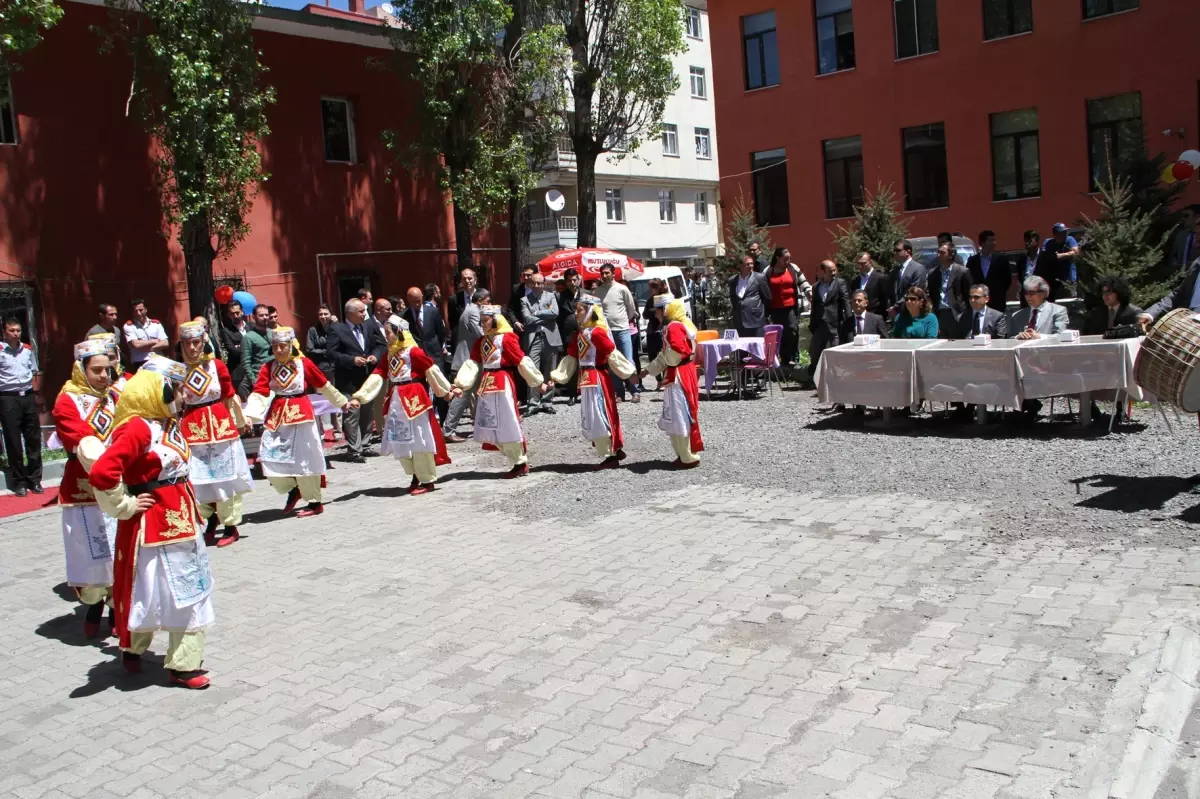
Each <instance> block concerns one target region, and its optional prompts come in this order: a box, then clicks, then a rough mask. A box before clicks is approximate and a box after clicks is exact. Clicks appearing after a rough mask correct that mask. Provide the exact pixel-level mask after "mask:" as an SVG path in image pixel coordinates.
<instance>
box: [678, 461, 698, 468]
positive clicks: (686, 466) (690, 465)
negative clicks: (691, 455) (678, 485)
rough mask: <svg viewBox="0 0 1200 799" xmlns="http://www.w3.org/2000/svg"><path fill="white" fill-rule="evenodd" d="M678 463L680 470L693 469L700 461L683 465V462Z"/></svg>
mask: <svg viewBox="0 0 1200 799" xmlns="http://www.w3.org/2000/svg"><path fill="white" fill-rule="evenodd" d="M678 463H679V468H680V469H695V468H696V467H697V466H699V465H700V461H692V462H691V463H684V462H683V461H678Z"/></svg>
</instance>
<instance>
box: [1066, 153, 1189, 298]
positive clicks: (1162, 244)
mask: <svg viewBox="0 0 1200 799" xmlns="http://www.w3.org/2000/svg"><path fill="white" fill-rule="evenodd" d="M1141 202H1142V201H1141V200H1140V199H1139V198H1138V197H1137V196H1136V195H1135V194H1134V191H1133V183H1132V181H1131V180H1130V179H1129V178H1127V177H1118V178H1115V179H1113V180H1109V181H1105V182H1104V183H1101V184H1100V194H1099V196H1098V197H1097V198H1096V203H1097V204H1098V205H1099V206H1100V214H1099V216H1097V217H1096V218H1095V219H1092V218H1090V217H1088V216H1086V215H1085V216H1084V217H1083V219H1082V220H1081V221H1082V224H1083V228H1084V230H1085V231H1086V233H1085V236H1086V240H1087V246H1086V247H1084V248H1083V250H1082V252H1081V253H1080V256H1079V263H1080V267H1081V270H1080V275H1079V279H1080V284H1081V286H1082V287H1083V288H1084V289H1085V290H1086V291H1087V292H1088V293H1089V294H1094V293H1095V288H1096V286H1097V281H1098V280H1100V279H1101V278H1103V277H1106V276H1108V275H1121V276H1123V277H1124V278H1125V279H1126V280H1128V281H1129V285H1130V286H1132V287H1133V299H1134V302H1135V303H1137V304H1138V305H1142V306H1143V307H1144V306H1145V305H1146V304H1147V303H1150V302H1153V301H1154V300H1157V299H1158V298H1159V297H1161V296H1162V295H1163V294H1164V293H1165V292H1166V291H1167V289H1169V288H1170V286H1171V284H1172V283H1173V282H1174V281H1173V276H1167V278H1165V279H1164V278H1163V277H1162V275H1161V265H1162V262H1163V258H1164V253H1165V252H1166V246H1167V241H1168V240H1169V239H1170V236H1171V231H1170V229H1169V228H1168V229H1167V230H1166V231H1164V232H1161V233H1157V234H1156V233H1155V232H1154V228H1155V223H1156V221H1157V220H1158V219H1159V218H1160V217H1161V214H1160V213H1159V211H1160V207H1159V206H1152V207H1149V208H1145V207H1142V206H1141Z"/></svg>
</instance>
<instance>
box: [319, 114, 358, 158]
mask: <svg viewBox="0 0 1200 799" xmlns="http://www.w3.org/2000/svg"><path fill="white" fill-rule="evenodd" d="M321 128H322V130H323V132H324V135H325V160H326V161H333V162H336V163H339V164H353V163H354V162H355V148H354V109H353V108H352V107H351V105H350V101H349V100H342V99H337V98H330V97H325V98H322V99H321Z"/></svg>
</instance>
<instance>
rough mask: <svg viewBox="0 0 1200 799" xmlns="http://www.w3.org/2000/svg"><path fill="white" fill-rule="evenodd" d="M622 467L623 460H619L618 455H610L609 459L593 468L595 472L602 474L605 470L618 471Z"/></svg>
mask: <svg viewBox="0 0 1200 799" xmlns="http://www.w3.org/2000/svg"><path fill="white" fill-rule="evenodd" d="M620 466H621V459H620V458H618V457H617V456H616V455H610V456H608V457H607V458H605V459H604V460H602V461H600V462H599V463H597V464H596V465H595V466H593V467H592V468H593V469H594V470H596V471H597V472H602V471H604V470H605V469H618V468H620Z"/></svg>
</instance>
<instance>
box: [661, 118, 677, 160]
mask: <svg viewBox="0 0 1200 799" xmlns="http://www.w3.org/2000/svg"><path fill="white" fill-rule="evenodd" d="M662 147H663V155H673V156H675V157H676V158H678V157H679V126H678V125H663V129H662Z"/></svg>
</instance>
